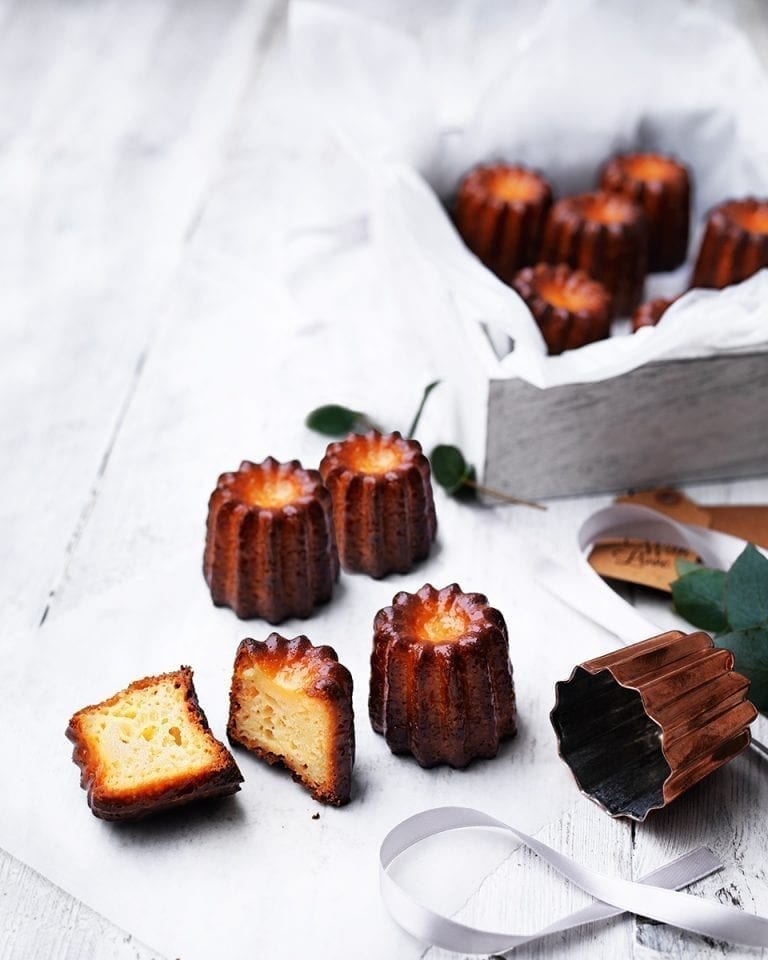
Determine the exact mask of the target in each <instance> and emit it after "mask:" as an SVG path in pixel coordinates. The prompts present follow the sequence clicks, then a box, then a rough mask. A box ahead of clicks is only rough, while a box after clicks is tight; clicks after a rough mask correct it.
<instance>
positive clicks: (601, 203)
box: [552, 191, 644, 229]
mask: <svg viewBox="0 0 768 960" xmlns="http://www.w3.org/2000/svg"><path fill="white" fill-rule="evenodd" d="M552 216H553V217H556V218H557V219H558V220H578V221H582V220H586V221H588V222H589V223H595V224H601V225H602V226H605V227H608V228H609V229H616V228H617V227H618V228H620V227H624V226H632V225H637V224H640V223H642V222H643V221H644V215H643V211H642V209H641V208H640V207H639V206H638V205H637V204H636V203H633V202H632V201H631V200H627V199H626V197H622V196H621V195H620V194H617V193H606V192H605V191H597V192H596V193H581V194H578V195H577V196H575V197H563V199H562V200H558V202H557V203H556V204H555V206H554V207H553V209H552Z"/></svg>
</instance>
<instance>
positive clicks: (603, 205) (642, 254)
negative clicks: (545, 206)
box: [540, 192, 648, 317]
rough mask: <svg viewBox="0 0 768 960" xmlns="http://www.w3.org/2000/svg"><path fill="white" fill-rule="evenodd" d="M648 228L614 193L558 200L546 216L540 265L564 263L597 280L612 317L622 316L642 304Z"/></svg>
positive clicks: (638, 209) (635, 207)
mask: <svg viewBox="0 0 768 960" xmlns="http://www.w3.org/2000/svg"><path fill="white" fill-rule="evenodd" d="M647 253H648V227H647V221H646V218H645V214H644V213H643V210H642V208H641V207H639V206H638V205H637V204H636V203H633V202H632V201H631V200H627V199H626V198H625V197H622V196H620V195H619V194H615V193H602V192H598V193H583V194H580V195H579V196H576V197H564V198H563V199H562V200H558V201H557V203H556V204H555V205H554V206H553V207H552V209H551V210H550V211H549V216H548V218H547V225H546V228H545V230H544V240H543V243H542V247H541V256H540V260H542V261H543V262H544V263H565V264H567V265H568V266H569V267H571V268H572V269H574V270H583V271H584V272H585V273H587V274H589V276H590V277H592V279H593V280H599V281H600V283H602V284H603V286H605V287H606V288H607V290H608V292H609V293H610V294H611V303H612V307H613V315H614V316H617V317H623V316H628V315H629V314H631V313H632V311H633V310H634V309H635V307H636V306H637V305H638V303H640V301H641V300H642V298H643V284H644V282H645V274H646V266H647Z"/></svg>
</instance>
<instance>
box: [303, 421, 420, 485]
mask: <svg viewBox="0 0 768 960" xmlns="http://www.w3.org/2000/svg"><path fill="white" fill-rule="evenodd" d="M414 466H415V467H418V468H419V469H421V470H424V469H426V470H427V473H428V472H429V461H428V460H427V458H426V457H425V456H424V454H423V453H422V452H421V444H420V443H419V442H418V441H417V440H406V439H405V438H404V437H402V436H401V435H400V434H399V433H398V432H397V431H395V432H394V433H388V434H381V433H379V432H378V431H377V430H369V431H368V433H363V434H358V433H352V434H350V435H349V436H348V437H347V438H346V439H345V440H341V441H339V442H337V443H331V444H329V446H328V449H327V450H326V453H325V456H324V457H323V460H322V463H321V464H320V473H321V475H322V477H323V480H324V481H326V482H327V481H328V479H329V478H330V477H335V476H338V475H340V474H343V473H350V474H355V475H362V476H366V477H373V478H390V477H394V476H396V475H397V474H400V473H404V472H406V471H408V470H410V469H411V467H414Z"/></svg>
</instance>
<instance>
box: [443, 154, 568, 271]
mask: <svg viewBox="0 0 768 960" xmlns="http://www.w3.org/2000/svg"><path fill="white" fill-rule="evenodd" d="M551 203H552V190H551V188H550V186H549V184H548V183H547V181H546V180H545V179H544V177H542V176H541V175H540V174H538V173H536V172H535V171H533V170H529V169H527V168H526V167H521V166H507V165H504V164H497V165H495V166H482V167H476V168H475V169H474V170H472V171H470V172H469V173H468V174H467V175H466V176H465V177H464V179H463V180H462V181H461V184H460V185H459V191H458V196H457V199H456V227H457V229H458V231H459V233H460V234H461V236H462V238H463V240H464V242H465V243H466V245H467V246H468V247H469V249H470V250H471V251H472V252H473V253H474V254H476V255H477V256H478V257H479V258H480V260H482V261H483V263H484V264H485V265H486V266H487V267H488V268H489V269H491V270H493V272H494V273H495V274H496V275H497V276H498V277H500V279H502V280H504V281H505V283H509V282H510V281H511V279H512V277H513V276H514V274H515V273H516V271H517V270H519V269H520V267H524V266H527V265H528V264H530V263H535V262H536V260H537V259H538V252H539V246H540V244H541V237H542V234H543V231H544V223H545V220H546V216H547V211H548V210H549V208H550V205H551Z"/></svg>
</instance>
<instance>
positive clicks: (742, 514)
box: [588, 487, 768, 592]
mask: <svg viewBox="0 0 768 960" xmlns="http://www.w3.org/2000/svg"><path fill="white" fill-rule="evenodd" d="M616 503H631V504H635V505H637V506H641V507H650V509H651V510H657V511H658V512H659V513H663V514H665V515H666V516H668V517H671V518H672V519H673V520H677V521H679V522H680V523H688V524H692V525H693V526H697V527H707V528H709V529H711V530H719V531H720V532H721V533H730V534H731V535H732V536H735V537H739V538H740V539H742V540H748V541H750V542H751V543H754V544H757V546H759V547H766V548H768V507H766V506H736V507H732V506H711V507H710V506H704V505H702V504H698V503H696V502H695V501H694V500H691V498H690V497H687V496H686V495H685V494H684V493H681V492H680V491H679V490H675V489H674V488H673V487H661V488H659V489H658V490H638V491H636V492H634V493H628V494H626V495H624V496H621V497H617V498H616ZM680 558H683V559H685V560H690V561H692V562H696V561H698V559H699V558H698V557H697V556H696V555H695V554H694V553H691V552H690V551H685V550H682V549H680V548H678V547H670V546H666V545H664V544H659V543H649V542H647V541H643V540H626V539H625V540H611V541H604V542H601V543H599V544H597V545H596V546H595V547H593V549H592V552H591V553H590V555H589V558H588V559H589V563H590V565H591V566H592V568H593V569H594V570H596V571H597V573H599V574H600V576H601V577H610V578H612V579H614V580H623V581H625V582H626V583H636V584H639V585H641V586H644V587H653V588H654V589H656V590H665V591H667V592H671V589H672V587H671V584H672V582H673V581H674V580H677V577H678V574H677V570H676V569H675V560H677V559H680Z"/></svg>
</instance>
